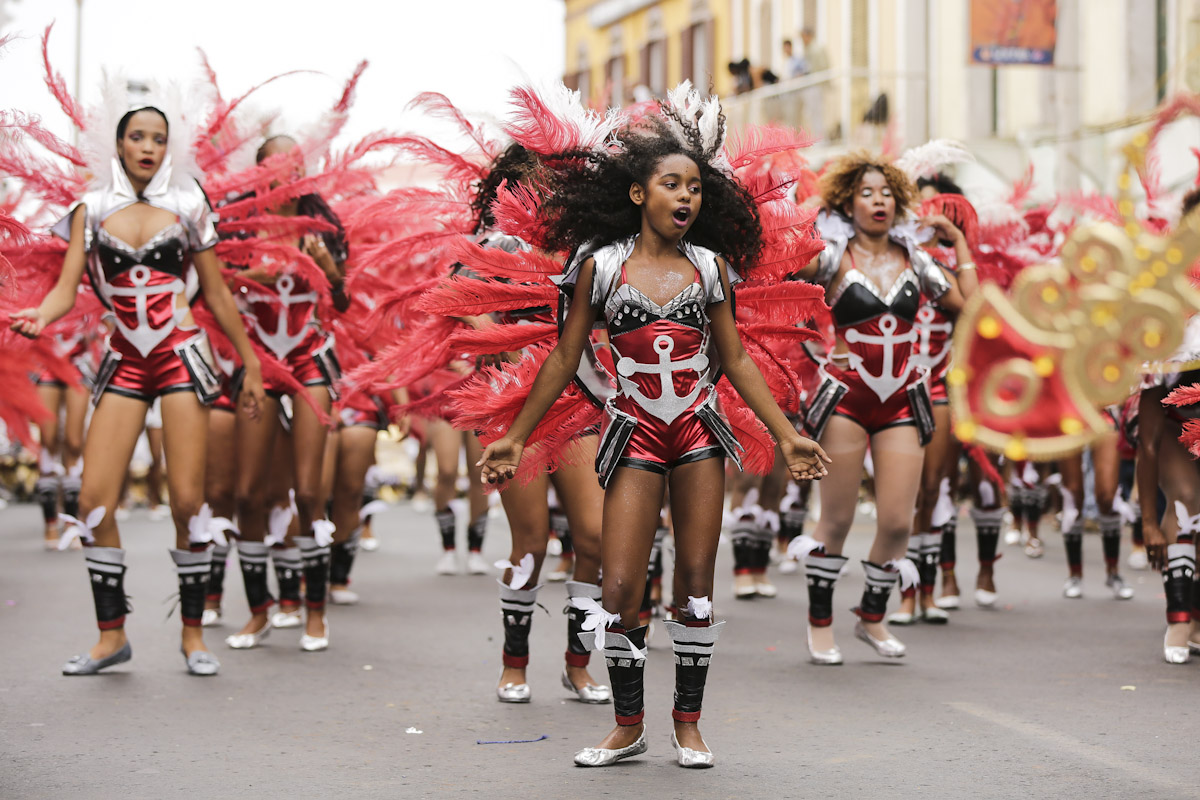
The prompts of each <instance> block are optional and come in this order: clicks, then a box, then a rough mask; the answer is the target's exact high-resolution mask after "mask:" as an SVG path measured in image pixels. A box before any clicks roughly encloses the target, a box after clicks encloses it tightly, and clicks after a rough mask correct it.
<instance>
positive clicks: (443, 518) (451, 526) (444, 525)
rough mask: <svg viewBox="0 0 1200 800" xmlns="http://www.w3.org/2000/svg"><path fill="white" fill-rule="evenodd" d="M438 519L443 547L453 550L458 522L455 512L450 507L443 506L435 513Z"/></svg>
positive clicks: (435, 518) (434, 516) (435, 517)
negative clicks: (456, 521) (455, 518)
mask: <svg viewBox="0 0 1200 800" xmlns="http://www.w3.org/2000/svg"><path fill="white" fill-rule="evenodd" d="M433 518H434V520H436V521H437V526H438V533H439V534H441V537H442V549H443V550H453V549H454V548H455V544H454V537H455V527H456V523H455V520H454V512H453V511H451V510H450V509H449V508H443V509H442V510H441V511H438V512H436V513H435V514H434V515H433Z"/></svg>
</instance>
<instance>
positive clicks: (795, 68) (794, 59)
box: [783, 39, 809, 78]
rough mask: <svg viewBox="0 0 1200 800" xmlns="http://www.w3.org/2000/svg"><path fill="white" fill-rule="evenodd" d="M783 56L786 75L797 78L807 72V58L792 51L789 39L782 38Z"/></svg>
mask: <svg viewBox="0 0 1200 800" xmlns="http://www.w3.org/2000/svg"><path fill="white" fill-rule="evenodd" d="M783 57H784V59H785V60H786V62H787V65H786V67H785V69H786V70H787V73H786V74H787V77H789V78H799V77H800V76H801V75H807V74H808V72H809V68H808V60H807V59H806V58H804V56H798V55H796V54H795V53H794V52H793V50H792V40H791V39H784V40H783Z"/></svg>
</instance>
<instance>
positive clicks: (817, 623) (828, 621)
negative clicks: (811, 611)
mask: <svg viewBox="0 0 1200 800" xmlns="http://www.w3.org/2000/svg"><path fill="white" fill-rule="evenodd" d="M808 624H809V625H812V626H813V627H814V628H828V627H829V626H830V625H832V624H833V617H826V618H825V619H817V618H816V617H814V616H812V615H809V617H808Z"/></svg>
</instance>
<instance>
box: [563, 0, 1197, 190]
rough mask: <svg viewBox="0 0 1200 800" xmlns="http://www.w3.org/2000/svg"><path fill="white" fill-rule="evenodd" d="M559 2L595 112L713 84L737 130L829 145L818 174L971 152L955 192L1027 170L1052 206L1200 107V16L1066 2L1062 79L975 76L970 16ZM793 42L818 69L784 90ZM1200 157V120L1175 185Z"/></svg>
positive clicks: (1171, 151) (854, 3)
mask: <svg viewBox="0 0 1200 800" xmlns="http://www.w3.org/2000/svg"><path fill="white" fill-rule="evenodd" d="M565 1H566V8H567V26H566V30H567V42H566V45H567V51H566V63H567V65H568V75H567V76H566V77H567V80H568V82H569V83H572V85H575V86H577V87H579V88H581V89H584V90H585V94H588V95H589V96H590V97H591V98H592V101H593V102H596V103H602V102H605V101H610V102H614V103H615V102H628V101H629V100H630V99H631V97H632V96H633V93H634V89H635V87H637V86H645V87H646V88H648V89H650V90H651V91H652V92H654V93H656V94H660V93H661V92H662V91H663V89H665V88H666V87H668V86H671V85H674V84H675V83H677V82H678V80H680V79H681V78H683V77H690V78H692V79H693V80H694V81H695V82H696V83H698V84H700V85H705V84H706V83H707V82H708V81H706V80H705V79H706V78H710V79H711V81H712V83H711V85H712V86H713V88H715V90H716V91H717V92H718V93H719V94H721V96H722V99H723V101H724V104H725V108H726V111H727V114H728V116H729V118H730V120H731V121H732V122H734V123H735V124H736V123H742V122H757V123H762V122H782V123H786V124H790V125H799V126H801V127H804V128H806V129H807V130H809V131H810V132H812V133H814V134H815V135H817V136H819V137H820V138H821V139H822V144H821V145H819V146H818V148H817V149H816V151H814V156H815V157H817V158H820V157H821V156H822V154H825V153H834V152H839V151H841V150H842V149H844V148H847V147H849V146H853V145H858V144H864V145H869V146H876V147H878V146H884V145H887V146H890V147H893V148H897V149H902V148H904V147H907V146H911V145H913V144H919V143H921V142H924V141H926V140H928V139H931V138H941V137H945V138H953V139H958V140H961V141H964V142H966V143H967V144H968V146H969V147H970V148H971V149H972V151H973V152H975V153H976V154H977V156H978V157H979V160H980V163H979V165H977V166H974V167H970V168H966V169H963V170H960V177H961V178H963V179H964V180H966V181H967V182H968V183H975V184H977V185H979V186H988V185H991V186H999V185H1000V184H1001V183H1002V182H1007V181H1008V180H1010V179H1011V178H1012V177H1015V176H1016V175H1019V174H1021V173H1022V172H1023V171H1024V169H1025V166H1026V165H1027V164H1029V163H1033V164H1034V165H1035V169H1036V174H1037V177H1038V183H1039V186H1040V188H1041V189H1042V191H1044V192H1047V193H1049V192H1051V191H1053V190H1055V189H1058V190H1067V191H1069V190H1076V189H1102V190H1106V191H1111V190H1112V188H1113V185H1114V183H1115V177H1116V174H1117V172H1118V170H1119V168H1120V158H1119V153H1120V147H1121V145H1123V143H1124V142H1126V141H1127V140H1128V139H1129V137H1130V136H1131V135H1132V129H1133V128H1135V127H1138V126H1140V125H1144V123H1145V120H1146V119H1147V117H1148V115H1149V114H1151V113H1152V111H1153V109H1154V108H1155V107H1156V106H1157V105H1158V104H1159V103H1160V101H1161V100H1163V99H1164V98H1167V97H1170V96H1171V95H1173V94H1175V93H1177V92H1180V91H1200V0H1058V2H1057V11H1058V21H1057V26H1056V27H1057V44H1056V49H1055V62H1054V65H1053V66H1048V67H1038V66H1006V67H999V68H992V67H986V66H975V65H971V64H970V63H969V24H970V3H969V2H968V0H657V1H656V0H565ZM806 27H807V28H810V29H811V30H812V32H813V34H814V38H813V40H812V42H811V44H810V46H809V47H808V48H807V50H808V52H805V51H806V48H805V47H804V46H803V45H802V43H801V41H800V38H801V37H800V33H801V30H802V29H803V28H806ZM784 39H791V40H792V41H793V42H794V48H795V52H796V55H798V56H806V57H808V58H809V60H810V61H811V62H812V63H813V64H814V65H815V66H818V67H824V69H818V70H817V71H814V72H810V73H809V74H807V75H804V76H801V77H794V78H793V77H789V64H788V63H787V59H786V58H785V55H784V50H783V41H784ZM743 59H745V60H746V61H748V62H749V64H750V65H751V68H752V72H753V74H754V75H755V77H756V78H757V77H759V76H760V75H761V72H762V70H764V69H765V70H769V71H770V72H772V73H774V74H775V75H776V76H779V78H780V80H779V82H778V83H774V84H770V85H762V84H761V82H759V81H756V84H755V88H754V89H753V90H751V91H749V92H746V93H743V94H740V95H736V96H735V95H734V89H735V84H734V79H733V76H732V74H731V73H730V70H729V64H730V62H739V61H742V60H743ZM608 87H611V88H608ZM1196 145H1200V125H1197V123H1196V121H1195V120H1187V121H1184V122H1182V123H1180V124H1178V125H1175V126H1172V128H1171V129H1169V130H1168V132H1167V133H1166V135H1165V136H1164V138H1163V141H1162V146H1161V153H1160V155H1161V160H1162V165H1163V172H1164V177H1165V179H1166V182H1167V183H1168V185H1171V184H1181V183H1183V182H1190V180H1191V179H1192V178H1194V176H1195V174H1196V163H1195V159H1194V158H1192V157H1191V156H1190V147H1191V146H1196Z"/></svg>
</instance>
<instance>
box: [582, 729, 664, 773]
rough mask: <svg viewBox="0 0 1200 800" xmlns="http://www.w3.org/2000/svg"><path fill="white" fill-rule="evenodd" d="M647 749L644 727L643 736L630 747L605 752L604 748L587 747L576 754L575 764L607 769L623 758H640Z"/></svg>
mask: <svg viewBox="0 0 1200 800" xmlns="http://www.w3.org/2000/svg"><path fill="white" fill-rule="evenodd" d="M646 749H647V745H646V727H645V726H644V725H643V726H642V733H641V735H640V736H638V738H637V741H636V742H634V743H633V744H631V745H629V747H622V748H620V749H618V750H605V749H604V748H603V747H585V748H583V749H582V750H580V751H579V752H578V753H576V754H575V764H576V766H580V767H607V766H608V765H609V764H615V763H617V762H618V761H620V760H621V759H623V758H632V757H633V756H640V755H641V754H642V753H644V752H646Z"/></svg>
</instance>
